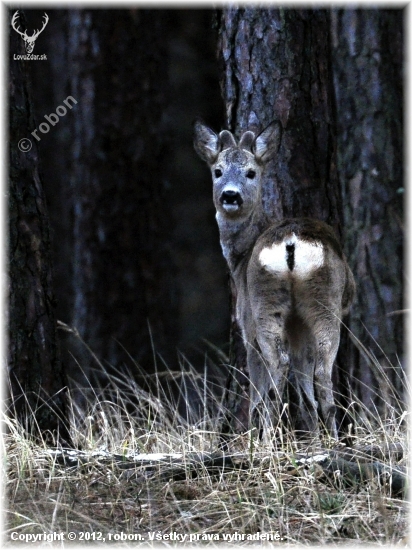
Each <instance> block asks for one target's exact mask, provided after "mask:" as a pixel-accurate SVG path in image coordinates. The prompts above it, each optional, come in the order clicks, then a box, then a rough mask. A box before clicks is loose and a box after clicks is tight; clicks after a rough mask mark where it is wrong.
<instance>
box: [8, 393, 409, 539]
mask: <svg viewBox="0 0 412 550" xmlns="http://www.w3.org/2000/svg"><path fill="white" fill-rule="evenodd" d="M114 385H115V384H114ZM129 386H130V384H129ZM130 391H131V393H132V394H133V396H134V406H133V409H132V407H131V403H130V400H129V397H127V396H125V395H124V394H120V392H119V390H118V386H116V387H114V388H113V391H112V395H111V397H109V398H107V394H106V398H105V399H103V398H99V399H97V398H96V400H95V402H91V401H90V403H91V405H90V410H89V411H88V416H87V417H86V418H85V420H84V421H83V422H82V423H79V415H78V414H76V411H74V410H73V419H75V418H77V420H76V421H75V420H73V421H72V425H71V431H72V436H73V441H75V443H76V444H77V445H79V446H80V447H81V448H82V449H83V450H87V451H96V450H102V449H103V450H105V451H108V452H109V453H111V454H114V453H116V454H119V455H122V456H124V457H125V460H126V459H127V457H128V456H132V455H134V454H136V453H182V455H183V458H182V461H183V463H185V461H186V464H187V466H189V461H190V453H193V452H195V451H196V452H202V453H213V452H216V450H217V449H218V447H219V444H220V439H219V433H218V424H219V421H220V419H219V415H218V414H216V411H218V410H219V408H221V407H220V404H216V407H215V409H214V410H215V413H214V414H210V413H208V412H207V407H206V404H205V407H204V416H203V418H201V419H200V420H198V421H197V422H196V423H192V424H190V423H188V422H185V421H184V420H183V419H182V418H181V417H180V416H179V415H178V413H177V412H176V407H175V405H174V404H170V403H169V404H168V403H167V401H166V399H165V397H164V396H163V397H162V398H155V397H153V396H151V395H149V394H147V393H145V392H143V391H142V390H141V389H140V388H139V387H138V386H137V385H136V386H135V387H132V388H130ZM209 399H211V397H210V396H205V400H209ZM128 411H129V412H128ZM130 411H131V412H130ZM388 414H389V415H391V416H388V417H387V418H386V419H385V420H384V421H382V420H379V419H378V418H376V417H375V418H374V417H373V416H371V415H370V414H368V411H364V410H363V411H361V414H360V415H359V417H358V418H357V419H355V418H354V419H353V426H352V434H353V437H354V440H355V441H356V443H357V444H358V445H360V446H362V445H363V444H369V445H370V444H376V445H382V444H387V443H402V444H404V445H406V435H405V432H406V429H405V427H404V422H403V418H402V417H400V416H399V413H396V412H395V409H391V410H390V411H388ZM5 422H6V424H7V428H8V433H7V435H5V437H4V439H3V441H4V446H5V449H4V453H3V455H4V456H5V457H6V460H5V461H4V462H3V465H4V466H3V467H4V469H5V477H4V479H5V480H6V481H5V484H4V490H5V493H6V497H7V498H6V502H7V504H6V510H5V512H4V516H5V542H6V543H10V538H11V535H12V534H13V537H23V536H25V535H43V534H44V537H45V534H51V533H57V534H63V535H64V540H65V541H68V536H69V535H68V534H69V533H75V537H76V541H77V542H79V541H80V537H82V535H81V533H84V534H85V535H83V537H84V542H85V543H87V542H91V543H95V541H96V540H97V541H100V542H103V539H104V541H105V542H106V544H107V543H108V542H109V541H111V542H115V541H122V538H121V537H123V542H122V546H124V545H126V546H136V544H139V542H138V541H139V538H141V539H142V540H141V542H140V544H144V545H155V546H157V545H159V540H158V539H157V538H156V536H157V535H158V536H159V537H160V538H161V541H160V542H161V543H162V544H163V545H169V544H176V545H182V544H191V545H193V544H195V543H196V541H198V542H202V544H208V545H222V544H224V545H230V546H232V545H238V546H239V545H249V544H251V542H254V543H255V544H262V541H260V542H259V541H257V539H256V538H257V536H258V535H257V534H258V533H260V534H263V535H265V536H266V537H267V538H268V539H269V540H273V541H276V540H280V541H283V542H284V543H289V544H304V545H308V544H325V543H326V544H333V545H342V544H345V543H346V544H348V543H352V544H353V543H356V544H359V543H363V544H367V543H369V544H377V545H394V544H403V542H402V541H403V540H404V537H405V536H406V533H407V530H408V523H409V521H408V520H409V518H408V503H407V502H406V501H405V500H401V499H399V498H394V497H393V496H391V494H390V491H389V488H388V486H385V485H381V484H379V483H378V482H377V481H376V480H374V479H371V480H369V481H368V482H366V483H364V484H362V485H358V484H354V485H353V486H349V487H348V486H344V484H343V483H342V482H341V481H340V479H339V477H337V478H336V480H335V482H332V481H330V480H327V479H325V478H324V476H322V473H321V472H319V471H318V470H317V469H316V467H312V468H306V469H302V468H298V467H297V465H296V462H295V461H294V456H295V453H296V452H297V451H298V450H302V449H303V448H305V449H306V450H307V449H308V443H306V444H305V443H303V442H301V441H297V440H296V439H295V437H294V435H293V434H292V433H283V435H282V436H281V437H280V436H279V434H278V436H277V437H276V438H273V440H272V441H265V442H263V441H259V440H256V439H252V434H251V433H246V434H243V435H238V436H232V437H231V438H229V440H228V448H229V450H230V451H231V452H238V453H243V454H244V455H245V456H246V457H248V459H250V466H249V467H248V468H247V469H238V470H227V471H226V470H225V471H223V472H222V471H221V472H220V473H217V474H216V473H211V472H210V471H209V470H208V469H207V468H205V467H204V466H202V464H198V465H197V466H196V467H195V468H189V467H187V468H185V469H184V474H183V475H182V476H181V479H177V478H174V477H172V476H171V477H170V478H168V477H167V471H170V467H169V466H167V465H165V464H164V465H159V466H158V467H157V468H155V469H151V470H148V469H147V468H144V467H139V466H136V467H134V468H128V469H123V468H122V467H121V466H119V464H115V463H113V462H111V461H110V460H108V461H103V460H93V459H92V458H91V459H90V462H89V463H86V464H84V465H82V466H81V467H67V466H64V465H62V464H59V463H58V462H57V460H56V457H55V456H52V455H50V454H49V455H48V454H47V453H46V450H47V446H46V444H45V443H41V442H39V440H38V439H35V438H30V437H29V436H27V434H24V433H23V431H22V429H21V427H20V426H18V425H17V424H16V423H15V422H14V421H12V420H10V419H9V418H6V420H5ZM330 444H331V442H330V441H327V440H325V441H323V442H322V446H323V447H325V446H328V445H330ZM318 445H319V442H317V443H315V442H312V443H311V444H309V447H310V450H311V451H313V452H315V451H316V448H317V446H318ZM406 460H407V453H406V449H405V457H404V459H403V462H404V463H406ZM168 468H169V470H168ZM177 535H178V536H179V538H178V540H173V538H172V539H170V537H175V538H176V536H177ZM182 537H185V539H184V542H183V541H182ZM248 537H249V540H248ZM252 537H255V539H254V540H253V538H252ZM151 538H154V540H150V539H151ZM87 539H88V540H87ZM242 539H243V540H242ZM27 540H30V539H27ZM47 545H50V546H54V545H56V546H57V545H62V543H61V542H58V541H54V542H49V543H48V542H47V541H42V546H47Z"/></svg>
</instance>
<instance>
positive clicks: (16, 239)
mask: <svg viewBox="0 0 412 550" xmlns="http://www.w3.org/2000/svg"><path fill="white" fill-rule="evenodd" d="M19 14H20V21H19V23H20V25H21V28H24V27H25V19H24V13H23V12H22V11H20V12H19ZM10 17H11V15H10ZM24 53H25V50H24V45H23V41H22V39H21V37H20V36H19V35H18V34H17V33H16V32H15V31H14V30H10V54H11V55H10V87H9V94H10V95H9V102H10V103H9V104H10V110H9V130H10V166H9V176H10V179H9V192H8V207H9V243H8V253H9V266H8V267H9V273H8V282H9V312H8V356H9V357H8V362H9V376H10V392H11V395H10V401H9V404H8V409H9V410H10V412H11V413H14V414H15V415H16V416H17V418H18V419H19V420H20V421H21V422H22V423H24V424H25V425H26V426H27V428H28V429H33V428H35V429H36V431H37V428H39V429H40V431H41V432H43V434H44V435H45V432H47V431H59V434H60V436H62V437H63V438H64V439H67V431H66V428H65V426H64V420H65V417H66V408H65V407H66V405H65V377H64V372H63V368H62V364H61V362H60V357H59V350H58V341H57V334H56V321H55V314H54V306H55V301H54V293H53V281H52V266H51V253H50V247H51V244H50V233H49V224H48V213H47V207H46V201H45V197H44V193H43V186H42V181H41V177H40V174H39V165H38V154H37V146H36V141H35V139H34V138H33V137H32V136H31V132H32V131H33V130H34V129H35V128H36V126H35V121H34V119H33V115H32V102H31V97H30V91H29V82H28V71H27V63H30V61H28V62H26V61H21V60H13V59H12V55H13V54H24ZM22 139H26V140H27V139H30V140H31V145H32V148H31V149H30V144H29V142H28V141H26V142H22V141H21V140H22ZM18 144H20V148H19V146H18ZM21 149H25V150H26V149H27V152H22V150H21Z"/></svg>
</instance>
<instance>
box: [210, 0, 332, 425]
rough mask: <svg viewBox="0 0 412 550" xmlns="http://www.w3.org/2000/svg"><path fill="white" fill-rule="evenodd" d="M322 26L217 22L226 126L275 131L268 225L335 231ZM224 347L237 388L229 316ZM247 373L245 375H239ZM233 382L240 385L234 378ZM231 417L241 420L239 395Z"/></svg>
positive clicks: (317, 14)
mask: <svg viewBox="0 0 412 550" xmlns="http://www.w3.org/2000/svg"><path fill="white" fill-rule="evenodd" d="M329 30H330V25H329V17H328V12H327V11H326V10H285V9H256V8H253V7H251V8H245V9H243V8H242V9H237V8H229V9H225V10H223V13H222V16H221V20H220V41H219V55H220V58H221V63H222V65H223V78H222V92H223V97H224V99H225V101H226V116H227V121H226V123H227V126H228V128H229V129H231V130H232V131H235V132H236V133H237V134H238V135H239V134H241V133H242V132H243V131H245V130H246V129H248V128H249V129H251V130H254V131H259V130H262V129H263V128H264V127H265V126H266V125H267V124H268V123H269V122H271V121H272V120H280V122H281V124H282V129H283V133H282V134H283V135H282V139H281V145H280V149H279V153H278V155H277V156H276V158H275V159H274V160H273V161H272V162H271V163H270V164H269V165H268V168H267V169H266V173H265V178H264V182H263V189H264V195H263V204H264V209H265V213H266V214H267V217H268V222H269V223H271V222H272V223H273V222H274V221H276V220H280V219H282V218H286V217H298V216H308V217H314V218H318V219H321V220H323V221H326V222H327V223H329V224H330V225H332V226H333V227H334V229H335V231H336V232H337V234H338V235H341V231H342V211H341V204H340V192H339V185H338V180H337V174H336V164H335V154H336V151H335V138H334V123H333V96H332V91H333V90H332V86H331V82H332V78H331V68H330V62H329V59H330V57H329V51H330V50H329V43H330V40H329V36H330V32H329ZM232 325H233V326H232V338H233V339H234V340H235V341H234V343H233V344H234V345H233V346H232V348H233V349H234V351H235V357H234V360H235V363H236V365H237V368H238V369H239V371H240V372H239V371H236V372H238V376H237V377H235V379H234V380H233V381H230V382H229V395H234V394H235V393H237V392H236V389H233V391H231V385H232V384H235V386H236V384H239V382H240V383H241V385H242V386H244V377H243V376H242V374H241V372H245V354H244V350H243V349H242V348H243V345H242V344H241V342H240V341H239V340H240V337H239V336H238V330H237V327H236V322H235V320H234V319H232ZM246 374H247V373H246ZM239 379H240V380H239ZM241 395H243V396H244V398H243V399H242V400H241V402H239V403H238V408H237V409H236V410H233V405H232V406H231V408H232V410H233V414H234V416H235V417H237V418H238V419H239V418H240V417H241V418H242V419H244V418H245V410H246V408H247V399H246V397H245V396H246V392H245V391H244V388H242V391H241Z"/></svg>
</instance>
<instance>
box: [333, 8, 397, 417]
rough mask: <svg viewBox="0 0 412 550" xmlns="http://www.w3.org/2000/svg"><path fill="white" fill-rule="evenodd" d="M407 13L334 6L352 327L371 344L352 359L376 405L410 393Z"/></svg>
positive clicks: (367, 399) (361, 388)
mask: <svg viewBox="0 0 412 550" xmlns="http://www.w3.org/2000/svg"><path fill="white" fill-rule="evenodd" d="M403 13H404V12H403V10H399V9H390V10H379V9H367V10H354V9H345V10H341V9H340V10H333V11H332V36H333V48H332V60H333V68H334V86H335V92H336V110H337V130H338V131H337V136H338V173H339V179H340V182H341V187H342V193H343V204H344V220H345V229H346V231H345V232H346V238H345V252H346V254H347V256H348V258H349V262H350V265H351V267H352V269H353V273H354V276H355V279H356V282H357V286H358V290H357V302H356V304H355V307H353V308H352V312H351V316H350V328H351V330H352V331H353V333H354V335H355V336H356V338H358V339H359V341H360V343H361V344H362V345H363V346H365V348H366V350H365V351H361V350H360V349H359V348H355V347H352V348H351V355H350V356H348V357H347V363H348V365H350V366H351V371H350V373H349V374H350V383H351V386H352V390H353V391H354V393H355V394H356V395H357V396H358V397H360V399H361V401H362V402H363V403H364V404H365V405H366V406H367V407H368V408H370V407H371V406H372V404H374V405H375V406H379V404H380V403H381V402H380V400H379V399H378V398H379V396H382V397H383V401H384V402H387V403H389V402H390V401H391V394H392V397H393V393H392V392H391V391H390V387H389V385H390V384H392V385H393V386H394V387H395V389H396V390H397V392H398V395H402V393H403V388H402V379H403V377H402V374H401V373H402V367H401V366H400V364H402V360H403V349H402V346H403V344H402V340H403V313H402V311H401V310H402V308H403V306H402V298H403V209H402V200H403V196H402V194H401V192H402V191H403V143H402V137H403V128H402V117H403V113H402V109H403V91H402V82H403V74H402V70H403V67H402V63H403V59H402V52H403V23H404V21H403ZM367 353H370V354H372V355H373V356H374V357H375V358H376V359H377V361H378V362H379V363H380V365H381V366H382V367H383V371H384V373H385V375H384V376H383V374H382V372H379V369H377V368H374V365H373V361H371V360H370V358H368V357H367ZM385 377H387V380H385ZM388 382H389V383H390V384H388Z"/></svg>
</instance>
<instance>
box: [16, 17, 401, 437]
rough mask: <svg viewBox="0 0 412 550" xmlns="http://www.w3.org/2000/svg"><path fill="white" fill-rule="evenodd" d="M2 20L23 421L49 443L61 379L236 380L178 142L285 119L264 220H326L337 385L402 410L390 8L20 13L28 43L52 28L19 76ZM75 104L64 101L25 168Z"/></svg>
mask: <svg viewBox="0 0 412 550" xmlns="http://www.w3.org/2000/svg"><path fill="white" fill-rule="evenodd" d="M15 11H16V10H15V9H14V8H13V9H11V10H10V11H9V19H8V25H9V29H10V33H9V34H10V49H9V75H10V80H9V90H10V103H9V106H10V111H9V123H10V133H9V135H10V165H9V176H10V181H9V188H8V200H9V203H8V208H9V243H8V246H9V248H8V254H9V256H8V257H9V285H10V286H9V318H8V324H9V327H8V328H9V346H8V347H9V350H8V351H9V353H8V355H9V357H8V359H9V372H10V388H11V399H10V406H11V407H12V408H13V409H15V410H16V411H17V414H18V415H22V414H23V415H24V411H25V410H26V406H27V403H29V405H30V407H31V408H32V410H35V411H36V417H37V422H38V423H39V425H40V426H41V427H42V426H43V427H44V428H45V429H53V428H54V427H55V426H56V422H57V421H56V416H55V415H54V413H52V412H51V411H53V410H60V411H63V416H64V408H65V397H64V396H65V391H63V388H65V387H66V385H67V384H69V385H70V386H71V387H72V388H81V387H89V388H90V387H92V388H94V391H95V392H96V391H98V390H97V388H104V385H105V383H106V381H107V380H108V379H109V378H110V377H113V376H115V375H116V373H118V372H119V371H121V372H125V373H127V375H128V376H131V377H133V378H135V379H136V380H138V381H139V383H141V384H142V386H144V387H145V388H148V389H152V388H150V375H152V374H153V373H154V372H157V373H160V378H161V379H162V380H165V381H166V380H167V383H168V384H170V388H171V392H175V395H176V396H177V397H176V398H177V399H178V396H179V388H181V387H182V380H183V379H184V378H185V377H184V372H185V371H187V370H189V369H190V368H193V369H194V370H195V371H196V372H199V373H201V374H202V376H203V373H204V372H205V369H206V374H207V379H208V384H210V385H212V384H215V386H214V387H215V388H216V391H217V392H219V391H220V392H221V391H222V388H223V387H224V384H225V380H226V378H227V375H228V372H229V367H228V366H227V364H228V363H229V362H230V363H231V364H234V363H235V362H236V364H237V365H238V366H239V368H240V370H241V371H242V369H243V368H244V365H242V361H243V359H242V350H241V349H240V348H241V345H240V342H239V341H237V339H236V328H235V327H234V326H233V320H231V316H230V310H231V299H230V287H229V281H228V275H227V272H226V267H225V263H224V260H223V257H222V255H221V251H220V246H219V239H218V231H217V226H216V222H215V220H214V207H213V203H212V190H211V178H210V175H209V173H208V170H207V169H206V167H205V166H204V165H202V163H201V161H200V160H199V159H198V158H197V157H196V154H195V152H194V150H193V146H192V137H191V134H192V122H193V120H194V118H195V117H198V116H200V117H202V118H203V119H204V120H205V121H206V122H207V123H208V124H209V125H210V126H211V127H213V128H214V129H215V130H217V131H218V130H220V129H222V128H223V127H227V128H229V129H231V130H232V131H235V132H237V133H241V131H244V130H245V129H247V128H248V127H249V128H251V129H254V130H258V129H261V128H263V127H264V126H265V125H266V124H268V123H269V122H270V121H271V120H272V119H274V118H277V119H279V120H280V121H281V123H282V127H283V141H282V144H281V148H280V151H279V157H278V158H277V159H276V162H275V163H273V165H272V166H271V168H270V169H269V170H268V176H267V183H266V194H265V208H266V210H267V211H268V212H270V213H271V215H272V217H273V218H274V219H277V218H279V217H290V216H300V215H308V216H313V217H318V218H320V219H323V220H325V221H327V222H328V223H330V224H331V225H332V226H333V227H334V228H335V230H336V231H337V233H338V234H339V236H340V237H341V238H342V242H343V246H344V250H345V253H346V255H347V257H348V259H349V263H350V265H351V268H352V270H353V272H354V275H355V279H356V282H357V285H358V293H357V299H356V302H355V304H354V306H353V308H352V311H351V313H350V316H349V318H348V319H347V320H346V324H347V326H348V327H349V328H350V330H351V331H352V335H353V337H352V338H351V337H350V336H349V333H348V332H347V331H344V334H343V337H342V345H341V350H340V353H339V357H338V369H337V380H336V385H337V388H339V392H340V393H341V394H342V395H343V396H345V395H346V396H347V398H348V395H349V394H348V390H349V389H350V390H351V391H354V392H355V393H356V394H357V395H358V396H359V398H360V399H361V400H362V401H363V402H364V403H365V405H366V407H372V408H375V407H377V408H382V407H384V406H385V405H387V404H388V403H389V402H390V396H389V393H388V392H389V390H388V391H386V389H387V388H389V387H390V386H391V387H394V388H395V390H396V391H397V393H398V395H399V396H402V395H403V376H402V373H403V369H404V355H403V279H404V264H403V237H404V222H403V187H404V184H403V81H404V58H403V47H404V42H403V22H404V11H403V10H401V9H384V10H381V9H372V8H370V9H359V10H355V9H341V8H339V9H338V8H336V9H335V8H333V9H318V8H314V9H284V8H282V7H273V8H271V9H258V8H255V7H225V8H223V9H222V10H212V9H168V10H166V9H139V8H137V7H130V8H124V9H98V10H93V9H65V10H61V9H50V8H49V7H47V8H46V10H29V9H24V10H23V11H21V10H20V24H21V28H23V29H24V28H27V29H28V32H29V34H31V32H32V30H33V29H36V28H40V26H41V19H42V16H43V13H44V11H46V12H47V14H48V15H49V23H48V25H47V27H46V28H45V30H44V31H43V33H42V34H41V35H40V36H39V38H38V40H37V42H36V45H35V49H34V52H33V53H34V54H43V53H45V54H46V55H47V61H17V60H13V55H14V54H15V53H16V54H23V53H24V45H23V41H22V39H21V37H20V36H19V35H18V34H17V33H16V32H15V31H14V30H13V29H12V28H11V26H10V24H9V21H10V20H11V18H12V16H13V14H14V12H15ZM68 96H72V97H73V98H75V100H76V101H77V104H76V105H75V106H74V107H73V108H72V109H71V110H68V112H67V114H66V115H65V116H64V117H61V118H60V120H59V122H58V123H57V124H56V125H55V126H53V127H51V129H50V131H49V132H48V133H47V134H41V133H40V132H39V135H40V137H41V141H40V142H38V143H37V142H36V141H35V140H34V139H32V141H33V148H32V150H31V151H30V152H29V153H23V152H21V151H19V149H18V148H17V143H18V142H19V140H20V139H21V138H23V137H31V136H30V134H31V132H32V131H33V130H34V129H35V128H38V126H39V124H40V123H41V122H43V121H44V116H45V115H49V114H50V113H54V112H56V108H57V107H58V106H59V105H62V104H63V101H64V99H66V98H67V97H68ZM57 320H59V321H62V322H63V323H65V324H67V325H68V326H70V327H72V328H75V329H76V331H78V335H79V336H80V337H78V335H77V334H76V333H73V332H68V331H63V330H58V329H57ZM230 327H232V331H231V333H232V337H231V348H232V350H231V356H230V360H229V358H228V356H229V340H230ZM356 340H358V342H360V344H359V343H357V342H356ZM90 350H91V351H92V352H93V353H91V351H90ZM219 350H220V351H219ZM222 354H223V355H224V356H225V357H226V356H227V358H226V359H224V360H222ZM377 363H379V365H380V366H381V367H382V369H381V370H378V369H377V368H376V365H377ZM102 367H103V368H102ZM230 372H231V371H230ZM182 373H183V374H182ZM147 375H149V381H148V378H147ZM237 382H239V380H237ZM240 383H241V385H242V381H240ZM184 388H185V390H184V395H185V397H183V398H182V399H180V405H179V406H180V407H181V409H182V412H185V411H186V412H187V410H186V401H190V403H191V405H192V409H191V412H193V411H195V409H196V406H195V405H196V390H195V388H194V387H193V388H192V387H190V384H189V383H186V384H185V385H184ZM185 392H186V393H185ZM92 393H93V392H92ZM74 395H75V396H76V399H77V400H78V402H79V404H80V406H82V404H83V405H84V404H85V403H86V402H87V397H86V394H85V393H84V392H83V391H81V390H79V389H78V390H76V391H74ZM246 401H247V397H246V398H245V402H246ZM43 405H46V406H43ZM235 408H236V407H235ZM239 411H240V409H239ZM236 414H238V415H239V416H241V412H236V411H235V415H236Z"/></svg>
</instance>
